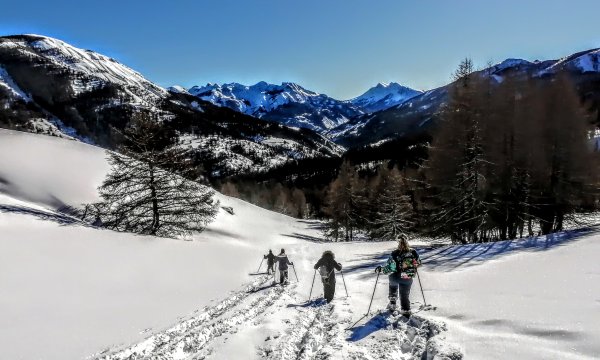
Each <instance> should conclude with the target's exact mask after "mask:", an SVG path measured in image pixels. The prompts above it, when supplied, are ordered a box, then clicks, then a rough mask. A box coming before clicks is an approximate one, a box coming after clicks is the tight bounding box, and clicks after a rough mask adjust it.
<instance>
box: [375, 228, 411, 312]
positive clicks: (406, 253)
mask: <svg viewBox="0 0 600 360" xmlns="http://www.w3.org/2000/svg"><path fill="white" fill-rule="evenodd" d="M419 265H421V259H420V258H419V254H418V253H417V251H416V250H414V249H413V248H411V247H410V245H409V244H408V240H407V239H406V236H400V237H399V239H398V248H397V249H396V250H394V251H392V254H391V255H390V257H389V259H388V261H387V263H386V264H385V266H383V267H381V266H378V267H377V268H376V269H375V272H381V271H383V273H384V274H389V277H388V278H389V282H390V284H389V287H390V288H389V299H390V303H389V305H388V309H389V310H390V311H392V312H393V311H395V310H396V308H397V306H396V301H397V299H398V291H399V292H400V309H401V312H402V314H403V315H410V299H409V297H410V288H411V286H412V283H413V278H414V277H415V275H416V273H417V267H418V266H419Z"/></svg>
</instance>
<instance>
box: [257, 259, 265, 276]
mask: <svg viewBox="0 0 600 360" xmlns="http://www.w3.org/2000/svg"><path fill="white" fill-rule="evenodd" d="M263 261H265V258H263V259H262V260H261V261H260V265H258V270H256V273H257V274H258V272H259V271H260V268H261V267H262V264H263Z"/></svg>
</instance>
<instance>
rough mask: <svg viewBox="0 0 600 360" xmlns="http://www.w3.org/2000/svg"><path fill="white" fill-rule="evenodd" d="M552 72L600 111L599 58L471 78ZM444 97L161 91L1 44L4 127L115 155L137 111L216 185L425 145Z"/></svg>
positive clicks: (238, 88) (507, 65)
mask: <svg viewBox="0 0 600 360" xmlns="http://www.w3.org/2000/svg"><path fill="white" fill-rule="evenodd" d="M206 71H210V69H206ZM558 72H566V73H567V74H569V76H570V77H571V78H572V79H573V80H574V82H575V85H576V86H577V90H578V92H579V94H580V96H581V98H582V100H583V101H585V103H586V108H587V109H588V110H590V111H592V112H593V111H596V110H598V109H599V108H600V50H599V49H591V50H587V51H582V52H579V53H575V54H572V55H569V56H567V57H564V58H562V59H558V60H545V61H527V60H522V59H507V60H505V61H502V62H500V63H498V64H495V65H492V66H490V67H488V68H486V69H483V70H480V71H479V74H480V75H481V76H489V77H492V78H493V80H494V81H495V82H497V83H500V82H502V81H504V80H505V79H506V78H509V77H511V76H516V75H523V74H526V75H528V76H529V77H530V78H531V79H532V80H534V81H538V80H539V81H547V80H549V81H552V79H553V78H554V77H555V76H556V74H557V73H558ZM450 85H451V84H448V85H446V86H442V87H439V88H437V89H432V90H428V91H425V92H421V91H417V90H413V89H410V88H407V87H404V86H402V85H400V84H397V83H390V84H383V83H380V84H377V85H376V86H374V87H372V88H371V89H369V90H367V91H366V92H365V93H364V94H362V95H360V96H358V97H356V98H354V99H350V100H337V99H334V98H332V97H330V96H327V95H325V94H320V93H317V92H315V91H311V90H307V89H305V88H303V87H302V86H300V85H298V84H295V83H291V82H288V83H282V84H280V85H275V84H268V83H266V82H259V83H257V84H254V85H251V86H246V85H241V84H238V83H230V84H221V85H219V84H207V85H205V86H193V87H191V88H190V89H185V88H183V87H181V86H173V87H170V88H168V89H165V88H163V87H160V86H158V85H156V84H154V83H153V82H151V81H149V80H147V79H146V78H145V77H144V76H143V75H141V74H140V73H138V72H136V71H135V70H133V69H131V68H129V67H127V66H125V65H123V64H121V63H119V62H118V61H116V60H115V59H112V58H110V57H108V56H105V55H102V54H99V53H97V52H94V51H91V50H84V49H79V48H76V47H74V46H72V45H69V44H67V43H65V42H63V41H60V40H57V39H53V38H50V37H46V36H40V35H14V36H4V37H0V126H2V127H8V128H16V129H21V130H26V131H32V132H41V133H46V134H51V135H55V136H62V137H69V138H74V139H79V140H81V141H85V142H89V143H94V144H97V145H100V146H103V147H107V148H114V147H116V146H118V144H119V141H120V131H121V130H122V129H124V128H125V127H126V126H127V124H128V123H129V121H130V118H131V115H132V113H133V112H138V111H145V112H148V113H150V114H152V116H154V117H155V118H156V119H158V120H160V121H165V122H166V123H168V124H169V126H173V127H175V129H176V130H177V131H178V132H180V134H181V142H182V144H183V145H185V146H189V147H190V148H191V149H193V151H194V152H195V157H196V158H197V159H198V162H199V163H202V167H203V169H204V170H205V171H206V172H207V173H208V174H210V176H213V177H226V176H229V175H235V174H239V173H248V172H250V173H264V172H268V171H269V170H270V169H273V168H274V167H277V166H280V165H282V164H286V163H289V162H293V161H298V160H304V159H314V158H332V157H333V158H337V157H339V156H341V155H342V154H343V153H344V152H345V151H346V149H350V148H354V149H357V148H361V147H365V146H368V147H369V149H373V148H377V147H381V146H382V145H383V144H384V143H386V142H390V141H395V140H397V139H405V138H407V137H411V136H414V135H418V134H423V133H429V132H430V130H431V129H432V128H433V126H434V125H435V124H436V122H437V114H438V113H439V111H440V109H441V107H442V106H443V105H444V104H445V103H446V101H447V99H448V87H449V86H450ZM598 123H600V119H598ZM402 144H404V145H402V146H405V145H406V144H405V143H402ZM369 151H371V150H369ZM387 151H388V152H389V151H392V152H393V151H395V150H389V148H388V150H387ZM380 156H389V155H380Z"/></svg>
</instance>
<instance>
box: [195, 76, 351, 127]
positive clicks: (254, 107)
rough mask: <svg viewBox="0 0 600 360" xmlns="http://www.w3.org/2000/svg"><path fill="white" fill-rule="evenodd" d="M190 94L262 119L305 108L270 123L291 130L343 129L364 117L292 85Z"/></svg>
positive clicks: (226, 87) (234, 86) (202, 89)
mask: <svg viewBox="0 0 600 360" xmlns="http://www.w3.org/2000/svg"><path fill="white" fill-rule="evenodd" d="M188 92H189V93H190V94H192V95H194V96H197V97H198V98H200V99H202V100H204V101H208V102H211V103H213V104H215V105H217V106H224V107H228V108H231V109H233V110H236V111H239V112H242V113H244V114H247V115H251V116H255V117H258V118H264V117H265V116H267V114H269V113H271V112H273V111H275V110H277V109H280V108H281V107H283V106H284V105H301V107H300V109H299V110H298V109H296V108H294V107H293V106H292V107H291V108H287V109H284V110H281V112H279V113H277V115H276V116H275V117H270V118H268V120H270V121H273V120H274V119H275V120H276V121H278V122H281V123H283V124H285V125H288V126H296V127H304V128H308V129H311V130H315V131H317V132H321V131H324V130H327V129H331V128H333V127H335V126H338V125H341V124H343V123H345V122H347V121H348V118H349V117H351V116H354V115H358V114H361V113H362V111H361V110H360V109H358V108H356V107H355V106H354V105H353V104H352V103H350V102H346V101H339V100H335V99H332V98H330V97H328V96H327V95H324V94H319V93H316V92H314V91H310V90H307V89H305V88H303V87H301V86H300V85H298V84H296V83H291V82H284V83H282V84H281V85H275V84H269V83H266V82H264V81H261V82H258V83H256V84H254V85H250V86H247V85H242V84H239V83H230V84H223V85H219V84H212V83H208V84H206V85H205V86H194V87H192V88H190V89H189V90H188ZM305 108H308V109H310V111H309V113H305V112H303V111H304V110H303V109H305Z"/></svg>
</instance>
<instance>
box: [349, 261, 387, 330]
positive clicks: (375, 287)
mask: <svg viewBox="0 0 600 360" xmlns="http://www.w3.org/2000/svg"><path fill="white" fill-rule="evenodd" d="M379 274H380V273H377V279H375V286H374V287H373V295H371V302H370V303H369V309H368V310H367V313H366V314H364V315H363V316H362V317H361V318H360V319H358V320H356V322H355V323H354V324H352V325H350V327H347V328H346V330H348V329H352V328H353V327H354V326H355V325H356V324H358V323H359V322H360V321H361V320H362V319H364V318H366V317H367V316H369V313H370V312H371V304H373V297H374V296H375V289H377V282H378V281H379Z"/></svg>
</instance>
